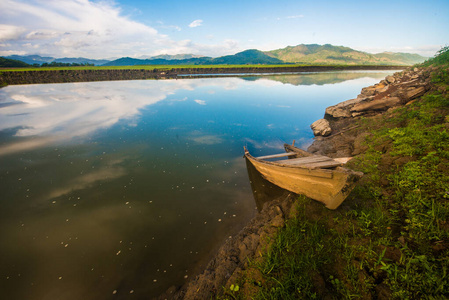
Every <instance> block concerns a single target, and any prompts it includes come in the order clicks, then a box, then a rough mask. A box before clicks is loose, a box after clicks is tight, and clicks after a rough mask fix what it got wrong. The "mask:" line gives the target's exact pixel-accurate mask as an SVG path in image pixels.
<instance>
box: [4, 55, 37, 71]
mask: <svg viewBox="0 0 449 300" xmlns="http://www.w3.org/2000/svg"><path fill="white" fill-rule="evenodd" d="M26 67H30V65H29V64H27V63H24V62H22V61H20V60H15V59H9V58H4V57H0V68H26Z"/></svg>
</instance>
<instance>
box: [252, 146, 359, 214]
mask: <svg viewBox="0 0 449 300" xmlns="http://www.w3.org/2000/svg"><path fill="white" fill-rule="evenodd" d="M290 147H291V146H290ZM290 147H286V150H287V151H289V150H290V149H289V148H290ZM302 151H303V150H301V151H298V152H302ZM298 152H296V151H294V152H291V153H295V154H296V155H298V156H302V155H301V154H302V153H298ZM307 154H308V155H304V156H305V157H300V158H292V159H284V160H279V161H266V160H262V159H260V158H254V157H253V156H251V154H249V152H248V150H246V149H245V157H246V159H248V161H249V162H251V164H252V165H253V166H254V167H255V168H256V169H257V170H258V171H259V172H260V173H261V174H262V176H263V177H264V178H265V179H267V180H268V181H270V182H272V183H274V184H275V185H277V186H279V187H281V188H284V189H286V190H289V191H291V192H294V193H297V194H303V195H306V196H307V197H310V198H312V199H315V200H317V201H320V202H323V203H324V204H325V205H326V207H327V208H329V209H335V208H337V207H338V206H339V205H340V204H341V203H342V202H343V201H344V199H345V198H346V197H347V196H348V195H349V193H350V192H351V190H352V189H353V187H354V184H355V183H356V182H357V180H358V179H359V178H360V177H362V175H363V173H361V172H355V171H352V170H349V169H345V168H342V167H338V168H335V167H337V166H340V165H342V163H341V162H339V161H335V160H334V159H332V158H329V157H327V156H318V155H311V154H310V153H307ZM330 168H333V169H330Z"/></svg>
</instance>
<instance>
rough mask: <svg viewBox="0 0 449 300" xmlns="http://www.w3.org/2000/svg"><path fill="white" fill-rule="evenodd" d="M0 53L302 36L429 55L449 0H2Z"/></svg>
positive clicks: (163, 49) (86, 52)
mask: <svg viewBox="0 0 449 300" xmlns="http://www.w3.org/2000/svg"><path fill="white" fill-rule="evenodd" d="M0 11H1V14H0V55H3V56H6V55H11V54H21V55H27V54H40V55H50V56H54V57H79V56H82V57H89V58H112V57H122V56H130V57H145V56H153V55H158V54H180V53H193V54H198V55H207V56H214V57H215V56H221V55H227V54H235V53H237V52H239V51H242V50H246V49H259V50H273V49H278V48H284V47H286V46H289V45H290V46H294V45H298V44H314V43H315V44H326V43H328V44H333V45H339V46H347V47H351V48H354V49H356V50H361V51H366V52H370V53H378V52H383V51H394V52H410V53H418V54H421V55H424V56H432V55H434V54H435V52H436V51H437V50H439V49H440V48H441V47H442V46H445V45H447V44H449V30H448V29H449V17H448V16H449V1H447V0H428V1H422V0H420V1H415V0H409V1H402V0H399V1H391V0H389V1H384V0H378V1H345V0H340V1H330V0H327V1H325V0H314V1H312V0H308V1H302V0H297V1H293V0H284V1H283V0H278V1H265V0H259V1H253V0H249V1H245V0H240V1H235V0H222V1H213V0H208V1H204V0H200V1H181V0H165V1H162V0H157V1H156V0H91V1H89V0H1V1H0Z"/></svg>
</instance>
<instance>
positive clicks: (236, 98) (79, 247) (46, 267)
mask: <svg viewBox="0 0 449 300" xmlns="http://www.w3.org/2000/svg"><path fill="white" fill-rule="evenodd" d="M387 74H388V73H380V74H379V73H370V74H369V76H368V77H367V75H366V74H359V77H357V79H351V80H347V81H344V82H341V83H338V84H324V85H316V84H313V85H301V84H300V85H293V84H285V83H282V82H280V81H279V78H277V77H276V79H275V80H273V79H272V78H271V77H263V78H258V79H257V80H254V81H248V80H244V79H242V78H213V79H182V80H163V81H155V80H148V81H120V82H91V83H71V84H46V85H28V86H9V87H6V88H2V89H0V190H1V197H0V205H1V206H2V209H1V210H0V244H1V245H2V247H0V259H1V265H2V268H0V286H2V295H3V296H4V297H7V298H8V299H108V298H110V297H111V296H112V295H113V293H114V294H115V295H116V296H119V297H123V298H125V297H127V296H129V295H130V294H131V291H132V295H133V296H135V297H137V298H145V297H152V296H155V295H158V294H159V293H160V292H161V291H163V290H165V289H167V288H168V287H169V286H171V285H180V284H182V283H183V282H185V281H186V280H188V279H189V278H190V277H192V276H193V275H194V272H195V266H198V265H201V264H204V263H205V262H206V261H207V259H208V258H209V257H210V254H211V253H212V252H213V250H214V249H216V248H217V247H218V245H220V244H221V243H222V242H223V241H224V240H225V239H227V238H228V237H229V236H230V235H233V234H235V233H236V232H237V231H238V230H239V229H240V227H241V226H242V224H244V223H245V222H247V221H248V220H249V219H250V218H251V216H253V214H254V213H255V212H256V210H255V204H254V200H253V197H252V190H251V187H250V184H249V180H248V173H247V170H246V166H245V161H244V159H242V154H243V148H242V146H244V145H246V146H247V147H248V148H249V150H250V151H251V152H252V153H255V155H263V154H267V153H269V152H270V151H271V152H277V151H276V150H274V148H276V149H278V150H279V149H283V148H282V145H283V143H284V142H291V141H292V140H293V139H296V140H297V141H301V142H300V143H299V144H302V145H303V146H304V145H307V143H310V140H311V138H312V133H311V131H310V128H309V125H310V124H311V123H312V122H313V121H315V120H316V119H318V118H321V117H322V115H323V112H324V109H325V107H327V106H329V105H332V104H335V103H337V102H339V101H342V100H346V99H349V98H352V97H355V96H356V95H357V94H358V93H359V92H360V89H361V88H362V87H364V86H366V85H369V84H372V83H374V82H376V81H378V80H379V78H380V77H384V76H386V75H387ZM319 75H320V76H321V75H322V74H319ZM295 76H296V77H301V75H292V77H291V78H289V80H290V81H291V82H301V80H305V79H301V78H296V77H295ZM307 76H308V78H309V77H310V78H313V77H314V76H315V75H307ZM320 76H318V75H316V78H317V82H322V80H321V79H319V78H321V77H320ZM307 80H309V79H307ZM329 81H332V80H330V79H329Z"/></svg>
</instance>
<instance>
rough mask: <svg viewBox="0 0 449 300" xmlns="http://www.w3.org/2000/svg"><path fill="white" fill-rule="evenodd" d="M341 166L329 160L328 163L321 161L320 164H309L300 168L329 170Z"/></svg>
mask: <svg viewBox="0 0 449 300" xmlns="http://www.w3.org/2000/svg"><path fill="white" fill-rule="evenodd" d="M341 165H343V164H342V163H341V162H338V161H335V160H330V161H321V162H314V163H310V164H303V165H301V167H304V168H308V169H329V168H335V167H339V166H341Z"/></svg>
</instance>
